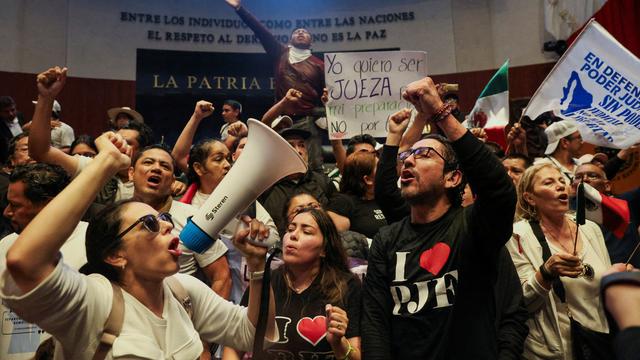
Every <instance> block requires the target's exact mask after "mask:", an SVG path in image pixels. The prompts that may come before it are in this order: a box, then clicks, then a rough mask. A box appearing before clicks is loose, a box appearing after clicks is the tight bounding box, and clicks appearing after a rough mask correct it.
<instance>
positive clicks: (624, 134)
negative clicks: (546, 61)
mask: <svg viewBox="0 0 640 360" xmlns="http://www.w3.org/2000/svg"><path fill="white" fill-rule="evenodd" d="M549 110H553V112H554V113H555V114H556V115H558V116H560V117H562V118H564V119H572V120H575V121H576V122H577V123H578V125H579V129H580V134H581V135H582V138H583V139H584V140H585V141H586V142H588V143H591V144H594V145H599V146H606V147H611V148H619V149H623V148H627V147H629V146H631V145H633V144H635V143H637V142H640V59H638V58H637V57H636V56H635V55H633V54H632V53H631V52H630V51H629V50H627V49H625V48H624V47H623V46H622V45H621V44H620V43H619V42H618V41H617V40H616V39H615V38H614V37H613V36H611V34H609V33H608V32H607V31H606V30H605V29H604V28H603V27H602V26H601V25H600V24H598V23H597V22H596V21H594V20H592V21H591V22H589V24H587V26H586V27H585V29H584V31H583V32H582V33H581V34H580V35H579V36H578V38H577V39H576V41H575V42H574V43H573V45H572V46H571V47H570V48H569V49H568V50H567V52H566V53H565V54H564V56H563V57H562V58H561V59H560V60H559V61H558V63H557V64H556V66H555V67H554V68H553V70H551V73H550V74H549V75H548V76H547V78H546V79H545V81H544V82H543V83H542V85H541V86H540V88H539V89H538V90H537V91H536V93H535V94H534V96H533V98H532V99H531V101H530V102H529V105H528V107H527V109H525V112H524V115H527V116H529V117H530V118H532V119H534V118H536V117H537V116H538V115H540V114H541V113H543V112H545V111H549Z"/></svg>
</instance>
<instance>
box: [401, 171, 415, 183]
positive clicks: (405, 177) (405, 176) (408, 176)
mask: <svg viewBox="0 0 640 360" xmlns="http://www.w3.org/2000/svg"><path fill="white" fill-rule="evenodd" d="M415 179H416V176H415V175H414V174H413V172H411V170H402V172H401V173H400V184H401V185H408V184H409V183H411V182H412V181H413V180H415Z"/></svg>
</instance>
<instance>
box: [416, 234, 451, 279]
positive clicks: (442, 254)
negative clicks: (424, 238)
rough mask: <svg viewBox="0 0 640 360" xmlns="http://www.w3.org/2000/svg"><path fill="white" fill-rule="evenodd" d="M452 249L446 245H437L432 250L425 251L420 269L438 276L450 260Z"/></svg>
mask: <svg viewBox="0 0 640 360" xmlns="http://www.w3.org/2000/svg"><path fill="white" fill-rule="evenodd" d="M450 253H451V248H450V247H449V245H447V244H445V243H441V242H440V243H437V244H435V245H434V246H433V247H432V248H431V249H429V250H425V251H423V252H422V254H420V267H421V268H423V269H425V270H427V271H428V272H430V273H432V274H433V275H438V274H439V273H440V270H442V267H443V266H444V264H446V263H447V260H448V259H449V254H450Z"/></svg>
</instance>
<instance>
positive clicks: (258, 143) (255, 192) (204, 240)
mask: <svg viewBox="0 0 640 360" xmlns="http://www.w3.org/2000/svg"><path fill="white" fill-rule="evenodd" d="M248 124H249V135H248V137H247V144H246V146H245V148H244V150H243V151H242V156H240V157H239V158H238V161H236V163H235V164H234V165H233V167H232V168H231V170H230V171H229V173H228V174H227V175H226V176H225V177H224V178H223V179H222V181H221V182H220V184H219V185H218V186H217V187H216V189H215V190H214V191H213V193H211V195H210V196H209V198H208V199H207V201H206V202H205V203H204V205H202V207H201V208H200V210H199V211H198V213H197V214H196V215H194V216H193V217H192V218H190V219H189V220H188V221H187V224H186V225H185V227H184V228H183V229H182V231H181V232H180V240H182V242H183V243H184V245H185V246H186V247H188V248H189V249H191V250H193V251H196V252H199V253H202V252H204V251H205V250H207V249H208V248H209V247H211V245H213V243H214V241H215V239H216V238H217V236H218V234H219V233H220V231H221V230H222V229H223V228H224V227H225V226H226V225H227V223H229V222H230V221H231V220H233V219H234V217H235V216H236V215H238V213H240V212H241V211H243V210H245V209H246V208H247V207H248V206H249V205H250V204H251V203H252V202H254V201H255V200H256V199H257V198H258V196H260V194H262V193H263V192H264V191H265V190H267V189H268V188H270V187H271V186H273V184H275V183H276V182H278V181H279V180H280V179H282V178H284V177H286V176H289V175H291V174H296V173H304V172H306V171H307V164H306V163H305V162H304V160H303V159H302V157H301V156H300V154H298V152H297V151H296V150H294V149H293V147H291V145H289V143H288V142H287V141H286V140H284V139H283V138H282V137H281V136H280V135H278V133H276V132H275V131H273V130H272V129H271V128H269V127H268V126H267V125H265V124H263V123H262V122H260V121H258V120H254V119H249V121H248ZM268 245H271V244H268Z"/></svg>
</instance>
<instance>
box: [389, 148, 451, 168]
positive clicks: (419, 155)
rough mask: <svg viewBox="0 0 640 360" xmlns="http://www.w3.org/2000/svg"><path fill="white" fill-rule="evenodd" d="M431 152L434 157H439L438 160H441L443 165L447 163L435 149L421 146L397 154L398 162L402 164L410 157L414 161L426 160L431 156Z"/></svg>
mask: <svg viewBox="0 0 640 360" xmlns="http://www.w3.org/2000/svg"><path fill="white" fill-rule="evenodd" d="M431 152H434V153H435V154H436V155H438V157H440V159H442V161H444V162H445V164H446V163H447V160H446V159H445V158H444V156H442V155H440V153H439V152H437V151H436V149H434V148H432V147H431V146H422V147H417V148H415V149H409V150H406V151H403V152H401V153H400V154H398V161H400V162H404V161H405V160H407V159H408V158H409V156H411V155H413V157H414V158H416V160H417V159H423V158H428V157H429V155H431Z"/></svg>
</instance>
